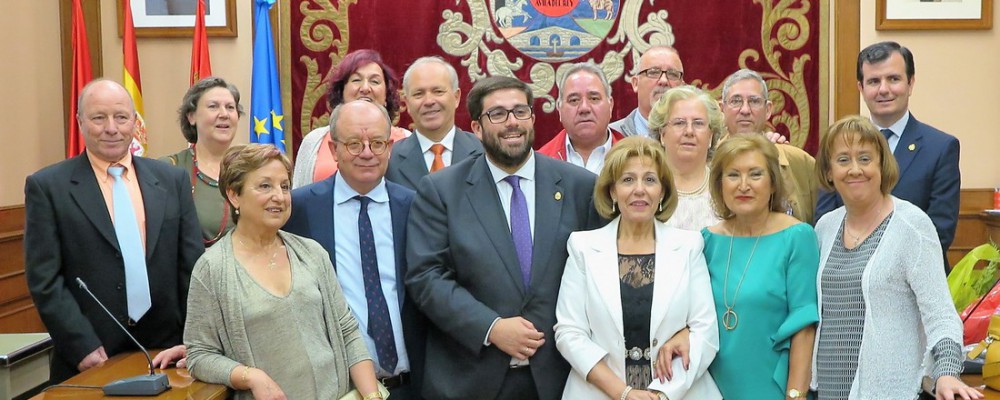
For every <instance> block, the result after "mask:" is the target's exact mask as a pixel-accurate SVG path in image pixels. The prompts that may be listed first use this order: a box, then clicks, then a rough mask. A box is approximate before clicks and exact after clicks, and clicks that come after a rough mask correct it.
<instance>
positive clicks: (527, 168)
mask: <svg viewBox="0 0 1000 400" xmlns="http://www.w3.org/2000/svg"><path fill="white" fill-rule="evenodd" d="M486 165H487V166H489V167H490V175H492V176H493V183H494V184H497V183H500V181H502V180H503V179H504V178H506V177H508V176H510V175H517V176H520V177H521V179H527V180H531V181H533V180H535V152H534V151H532V152H531V153H529V154H528V159H527V160H526V161H525V162H524V165H522V166H521V168H518V170H517V171H514V173H513V174H508V173H507V171H504V170H502V169H500V167H498V166H496V165H494V164H493V161H490V158H489V157H486Z"/></svg>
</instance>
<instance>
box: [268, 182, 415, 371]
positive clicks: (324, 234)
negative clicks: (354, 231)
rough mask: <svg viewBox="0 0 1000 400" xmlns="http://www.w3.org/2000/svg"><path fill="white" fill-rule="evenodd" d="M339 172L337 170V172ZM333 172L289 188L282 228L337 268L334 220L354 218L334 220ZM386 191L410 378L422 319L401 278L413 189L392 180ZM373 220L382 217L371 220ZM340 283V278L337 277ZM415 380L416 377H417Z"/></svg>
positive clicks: (413, 369) (386, 184) (403, 275)
mask: <svg viewBox="0 0 1000 400" xmlns="http://www.w3.org/2000/svg"><path fill="white" fill-rule="evenodd" d="M338 173H339V172H338ZM336 177H337V174H334V175H333V176H330V177H329V178H326V179H324V180H321V181H319V182H316V183H313V184H311V185H306V186H303V187H301V188H299V189H295V190H293V191H292V215H291V216H290V217H289V218H288V222H286V223H285V226H284V227H283V228H282V230H284V231H285V232H289V233H294V234H296V235H299V236H305V237H308V238H310V239H313V240H315V241H316V242H318V243H319V244H320V245H321V246H323V248H324V249H325V250H326V252H327V253H329V254H330V262H331V263H332V264H333V266H334V269H336V268H337V248H336V239H335V238H334V235H333V231H334V229H333V227H334V224H337V223H342V224H354V225H355V226H356V225H357V221H336V220H335V219H334V216H333V207H334V204H333V191H334V186H335V182H336V181H335V179H336ZM385 189H386V192H388V194H389V214H390V215H391V218H392V221H391V223H392V242H393V243H392V246H393V251H394V253H393V254H394V255H395V258H396V290H397V291H398V292H399V296H398V299H399V304H397V307H399V310H400V316H401V318H402V323H403V326H402V328H403V339H404V341H405V343H406V353H407V356H409V359H410V372H411V374H412V377H413V378H416V377H418V376H420V374H421V373H422V371H421V368H419V366H421V365H422V364H423V357H424V356H423V350H424V344H423V342H424V335H425V327H424V325H425V322H424V317H423V315H421V314H420V313H419V311H417V309H416V307H415V306H414V304H413V301H412V300H409V299H408V293H407V292H406V286H405V285H404V278H405V277H406V272H407V263H406V240H407V239H406V221H407V219H408V218H409V215H410V204H411V203H412V202H413V195H414V192H413V191H412V190H410V189H408V188H406V187H403V186H401V185H398V184H396V183H394V182H392V181H389V180H386V181H385ZM372 223H373V224H378V223H384V221H372ZM341 284H343V281H341ZM418 382H419V381H418Z"/></svg>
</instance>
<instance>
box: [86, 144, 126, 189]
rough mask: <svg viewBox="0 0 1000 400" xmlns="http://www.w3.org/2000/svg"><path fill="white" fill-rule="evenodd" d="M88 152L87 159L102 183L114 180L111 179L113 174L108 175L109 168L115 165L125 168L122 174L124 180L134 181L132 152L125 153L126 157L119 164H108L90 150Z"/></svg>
mask: <svg viewBox="0 0 1000 400" xmlns="http://www.w3.org/2000/svg"><path fill="white" fill-rule="evenodd" d="M86 151H87V159H88V160H90V166H91V167H92V168H94V174H95V175H96V176H97V179H99V180H101V181H102V182H106V181H107V180H108V179H113V178H111V174H109V173H108V168H109V167H111V166H112V165H114V164H118V165H121V166H123V167H125V171H124V172H122V177H123V178H125V179H129V180H131V179H132V178H131V174H132V171H133V170H132V152H129V151H127V152H125V157H122V159H121V160H118V161H117V162H107V161H104V160H102V159H100V158H98V157H97V155H95V154H94V153H93V152H91V151H90V149H87V150H86Z"/></svg>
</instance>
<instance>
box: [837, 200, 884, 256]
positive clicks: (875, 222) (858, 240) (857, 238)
mask: <svg viewBox="0 0 1000 400" xmlns="http://www.w3.org/2000/svg"><path fill="white" fill-rule="evenodd" d="M883 211H885V204H883V205H882V208H879V210H878V214H875V218H874V219H873V220H872V223H871V225H869V226H868V229H866V230H863V231H861V232H860V234H859V235H855V234H853V233H851V230H850V229H848V228H847V217H846V216H845V217H844V232H847V234H848V235H850V236H851V237H853V238H854V246H851V248H852V249H856V248H857V247H858V244H860V243H861V239H862V237H865V238H867V237H868V235H866V233H868V232H871V231H873V230H874V229H875V227H876V226H878V224H879V223H881V218H879V217H881V216H882V212H883Z"/></svg>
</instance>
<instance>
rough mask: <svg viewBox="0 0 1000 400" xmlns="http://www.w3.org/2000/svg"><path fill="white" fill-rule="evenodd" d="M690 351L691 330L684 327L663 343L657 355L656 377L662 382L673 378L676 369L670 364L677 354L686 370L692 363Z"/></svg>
mask: <svg viewBox="0 0 1000 400" xmlns="http://www.w3.org/2000/svg"><path fill="white" fill-rule="evenodd" d="M690 352H691V330H690V329H688V328H684V329H681V330H680V331H678V332H677V333H675V334H674V336H673V337H671V338H670V340H667V341H666V342H665V343H663V346H661V347H660V351H659V352H658V354H657V355H656V365H655V367H656V371H655V375H654V377H655V378H657V379H659V380H660V383H664V382H665V381H667V380H670V379H673V377H674V371H673V369H672V368H671V366H670V364H671V362H673V360H674V357H677V356H680V358H681V363H682V364H683V365H684V370H685V371H686V370H687V369H688V366H689V365H690V363H691V359H690Z"/></svg>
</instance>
